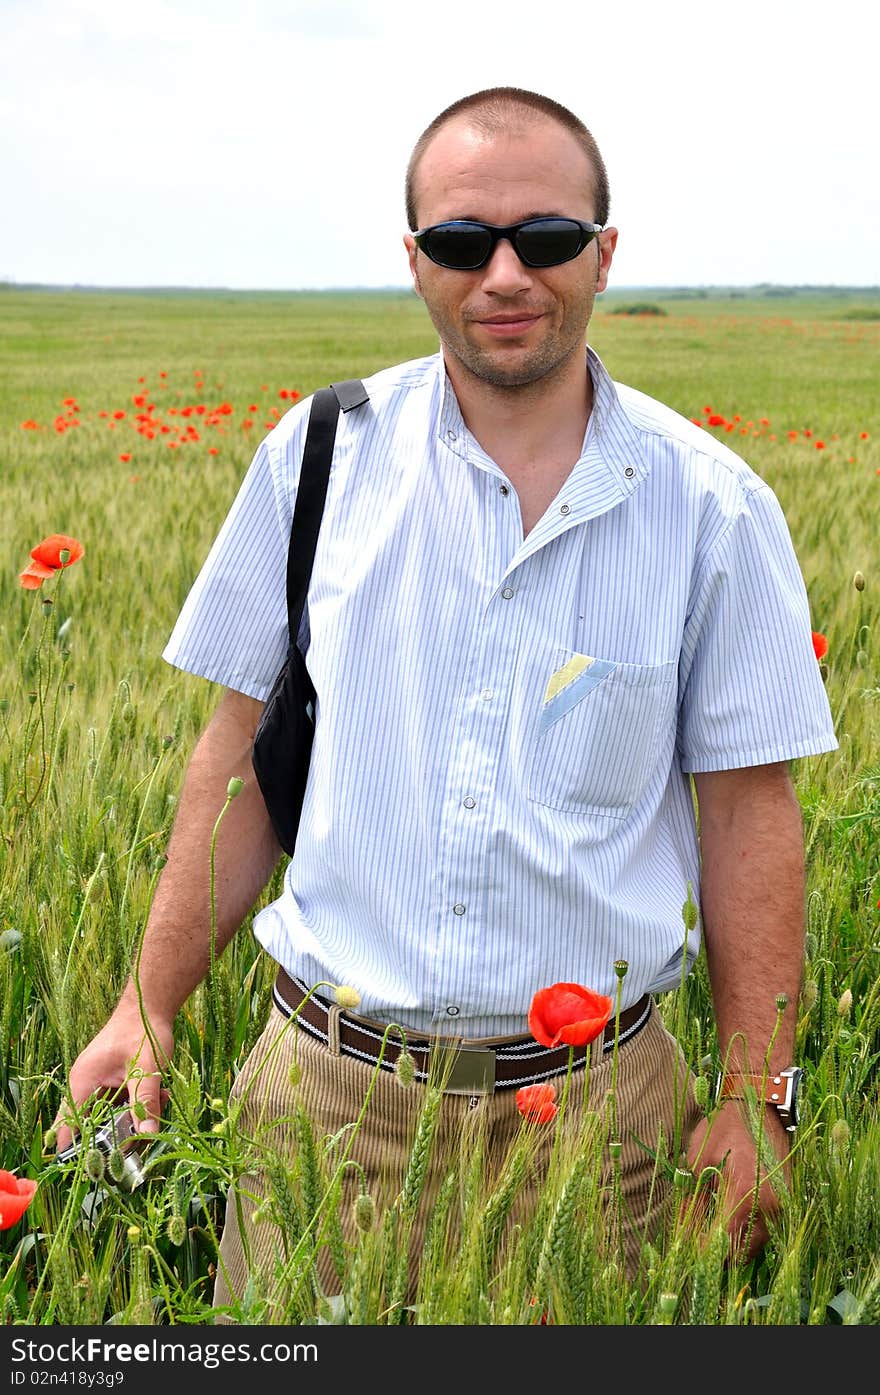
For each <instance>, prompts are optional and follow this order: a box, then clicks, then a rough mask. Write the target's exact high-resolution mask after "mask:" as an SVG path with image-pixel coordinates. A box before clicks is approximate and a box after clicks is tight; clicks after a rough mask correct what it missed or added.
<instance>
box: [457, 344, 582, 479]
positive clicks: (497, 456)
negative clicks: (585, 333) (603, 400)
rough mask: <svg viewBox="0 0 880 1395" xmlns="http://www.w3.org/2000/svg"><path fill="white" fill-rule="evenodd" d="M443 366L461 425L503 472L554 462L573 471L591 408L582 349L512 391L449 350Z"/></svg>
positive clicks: (515, 386)
mask: <svg viewBox="0 0 880 1395" xmlns="http://www.w3.org/2000/svg"><path fill="white" fill-rule="evenodd" d="M444 362H445V365H446V373H447V376H448V378H449V381H450V382H451V384H452V387H453V388H454V390H455V395H456V398H457V399H458V405H459V408H460V410H461V415H462V418H463V420H464V423H465V425H466V426H467V428H468V430H469V431H470V432H471V434H472V435H473V436H474V437H475V438H476V440H477V441H478V442H479V444H480V445H481V446H482V448H483V450H484V451H485V452H486V454H487V455H489V456H491V458H492V459H493V460H495V461H496V462H497V463H498V464H499V465H501V466H502V468H510V467H516V466H518V465H524V464H526V463H528V462H535V461H537V460H540V459H542V458H544V459H547V458H552V459H554V460H555V461H556V462H557V463H558V462H560V461H561V460H566V461H567V462H568V469H571V467H572V466H573V465H574V463H575V461H576V460H577V458H578V456H579V455H580V451H581V446H582V444H583V439H584V433H585V432H586V429H587V422H588V421H589V417H590V412H591V410H592V406H593V380H592V377H591V375H590V370H589V368H588V366H587V358H586V348H585V347H580V348H579V350H578V352H577V353H575V354H572V355H571V356H570V357H569V359H568V360H566V361H565V362H564V363H563V364H561V365H559V366H558V367H557V368H556V369H555V370H554V371H553V372H552V373H550V374H547V375H545V376H544V377H543V378H540V379H539V380H538V381H537V382H533V383H524V384H517V385H511V386H504V385H499V384H496V383H487V382H486V381H485V380H484V379H481V378H478V377H477V376H476V375H475V374H473V373H472V372H471V371H470V370H469V369H468V368H466V367H465V365H464V364H463V363H462V362H461V360H460V359H457V358H455V356H454V355H453V354H451V353H450V352H449V350H448V349H446V350H445V351H444Z"/></svg>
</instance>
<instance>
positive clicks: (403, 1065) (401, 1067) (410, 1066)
mask: <svg viewBox="0 0 880 1395" xmlns="http://www.w3.org/2000/svg"><path fill="white" fill-rule="evenodd" d="M394 1074H395V1076H396V1077H397V1083H398V1085H402V1086H403V1087H404V1089H407V1088H408V1087H409V1086H410V1085H411V1084H412V1083H413V1081H414V1080H415V1078H416V1063H415V1061H414V1060H413V1058H412V1056H411V1055H410V1054H409V1052H408V1051H406V1050H403V1051H401V1053H400V1055H399V1056H398V1058H397V1060H396V1061H395V1062H394Z"/></svg>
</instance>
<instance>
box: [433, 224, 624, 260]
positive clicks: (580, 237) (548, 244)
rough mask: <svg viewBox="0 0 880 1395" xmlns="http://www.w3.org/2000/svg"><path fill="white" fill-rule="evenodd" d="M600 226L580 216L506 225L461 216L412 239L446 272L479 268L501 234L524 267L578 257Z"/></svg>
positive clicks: (437, 225) (488, 256)
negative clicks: (582, 219) (496, 224)
mask: <svg viewBox="0 0 880 1395" xmlns="http://www.w3.org/2000/svg"><path fill="white" fill-rule="evenodd" d="M602 228H603V224H601V223H582V222H581V220H580V218H527V219H526V220H525V221H524V222H522V223H510V224H508V226H507V227H506V228H500V227H496V226H495V224H494V223H477V222H474V221H473V220H472V219H470V218H461V219H456V220H454V221H453V222H449V223H435V224H434V226H433V227H430V228H422V229H421V230H420V231H419V232H417V233H413V241H414V242H415V244H416V246H417V247H418V248H419V249H420V251H422V252H424V254H425V256H426V257H430V259H431V261H432V262H436V263H437V265H438V266H445V267H447V268H448V269H449V270H450V271H479V269H480V267H483V266H485V265H486V263H487V262H488V261H489V258H490V257H491V256H492V253H493V252H494V251H495V248H496V246H497V244H498V242H499V240H500V239H501V238H502V237H506V238H507V239H508V240H509V242H510V244H511V246H512V247H513V250H514V251H515V252H516V255H517V256H518V257H519V259H520V261H521V262H522V263H523V264H524V265H525V266H535V267H544V266H561V265H562V263H563V262H570V261H573V260H574V258H575V257H577V256H579V255H580V253H581V252H582V251H583V250H584V248H585V247H586V245H587V243H588V242H592V240H593V238H594V237H595V236H596V234H597V233H600V232H601V231H602Z"/></svg>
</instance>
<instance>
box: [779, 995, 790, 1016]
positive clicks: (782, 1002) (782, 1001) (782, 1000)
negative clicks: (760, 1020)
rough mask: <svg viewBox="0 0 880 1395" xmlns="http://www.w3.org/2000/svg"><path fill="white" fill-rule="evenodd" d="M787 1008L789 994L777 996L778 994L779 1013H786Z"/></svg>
mask: <svg viewBox="0 0 880 1395" xmlns="http://www.w3.org/2000/svg"><path fill="white" fill-rule="evenodd" d="M787 1007H788V994H787V993H777V994H776V1011H777V1012H785V1009H786V1008H787Z"/></svg>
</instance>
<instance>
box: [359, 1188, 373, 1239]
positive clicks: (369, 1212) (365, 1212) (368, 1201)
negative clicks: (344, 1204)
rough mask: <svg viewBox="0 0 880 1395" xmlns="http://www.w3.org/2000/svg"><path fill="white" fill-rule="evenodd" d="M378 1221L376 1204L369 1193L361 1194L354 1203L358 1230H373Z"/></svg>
mask: <svg viewBox="0 0 880 1395" xmlns="http://www.w3.org/2000/svg"><path fill="white" fill-rule="evenodd" d="M375 1219H376V1203H375V1202H374V1200H373V1198H372V1197H371V1196H370V1194H369V1192H360V1193H359V1195H358V1196H357V1198H356V1199H355V1203H354V1223H355V1225H356V1226H357V1228H358V1230H361V1231H368V1230H372V1229H373V1223H374V1222H375Z"/></svg>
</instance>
